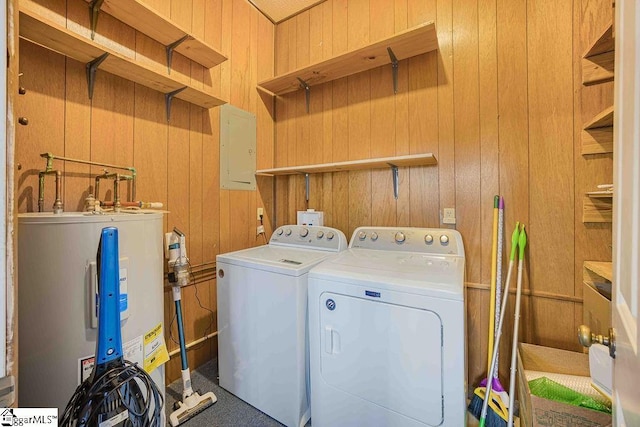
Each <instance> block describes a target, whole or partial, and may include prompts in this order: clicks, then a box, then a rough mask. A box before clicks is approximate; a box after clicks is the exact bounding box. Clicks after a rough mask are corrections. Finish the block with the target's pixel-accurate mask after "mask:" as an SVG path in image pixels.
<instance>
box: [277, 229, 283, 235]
mask: <svg viewBox="0 0 640 427" xmlns="http://www.w3.org/2000/svg"><path fill="white" fill-rule="evenodd" d="M283 231H284V230H283V229H282V228H278V231H276V234H277V235H278V236H282V232H283Z"/></svg>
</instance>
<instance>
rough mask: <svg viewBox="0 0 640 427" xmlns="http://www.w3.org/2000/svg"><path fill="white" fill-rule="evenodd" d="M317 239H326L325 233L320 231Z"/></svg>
mask: <svg viewBox="0 0 640 427" xmlns="http://www.w3.org/2000/svg"><path fill="white" fill-rule="evenodd" d="M316 237H317V238H318V239H322V238H323V237H324V231H322V230H320V231H318V233H317V234H316Z"/></svg>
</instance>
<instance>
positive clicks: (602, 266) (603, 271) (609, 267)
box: [584, 261, 613, 282]
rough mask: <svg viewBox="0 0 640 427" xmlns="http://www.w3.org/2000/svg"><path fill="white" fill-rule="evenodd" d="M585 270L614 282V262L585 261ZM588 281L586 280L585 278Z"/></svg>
mask: <svg viewBox="0 0 640 427" xmlns="http://www.w3.org/2000/svg"><path fill="white" fill-rule="evenodd" d="M584 268H585V270H589V271H591V272H593V273H595V274H597V275H598V276H600V277H602V278H604V279H606V280H608V281H610V282H613V263H611V262H606V261H585V262H584ZM585 281H586V280H585Z"/></svg>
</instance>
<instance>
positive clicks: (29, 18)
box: [20, 3, 225, 108]
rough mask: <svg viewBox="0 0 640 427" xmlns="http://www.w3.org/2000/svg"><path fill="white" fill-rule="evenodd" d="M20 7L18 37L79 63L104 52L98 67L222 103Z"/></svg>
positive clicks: (196, 99) (206, 104) (188, 97)
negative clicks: (104, 55) (106, 55)
mask: <svg viewBox="0 0 640 427" xmlns="http://www.w3.org/2000/svg"><path fill="white" fill-rule="evenodd" d="M22 5H23V4H22V3H21V9H20V37H22V38H25V39H27V40H29V41H31V42H33V43H36V44H39V45H41V46H44V47H46V48H48V49H51V50H53V51H56V52H58V53H61V54H63V55H66V56H68V57H70V58H73V59H75V60H77V61H80V62H84V63H87V62H90V61H92V60H94V59H96V58H98V57H100V56H102V55H103V54H104V53H108V54H109V56H108V57H107V58H106V59H105V60H104V62H102V64H101V65H100V68H99V69H100V70H104V71H106V72H108V73H111V74H114V75H116V76H119V77H122V78H125V79H127V80H130V81H133V82H135V83H139V84H141V85H143V86H146V87H149V88H151V89H154V90H157V91H159V92H163V93H169V92H173V91H175V90H177V89H181V88H183V87H184V88H185V89H184V90H183V91H182V92H180V93H178V94H177V95H176V98H179V99H183V100H185V101H187V102H191V103H193V104H196V105H199V106H201V107H203V108H212V107H216V106H218V105H222V104H224V103H225V101H223V100H221V99H219V98H216V97H215V96H213V95H211V94H209V93H207V92H204V91H203V90H199V89H196V88H194V87H192V86H191V85H190V83H189V82H184V81H178V80H175V79H174V78H171V77H169V76H167V75H165V74H163V73H162V72H160V71H159V70H160V69H161V67H158V68H156V67H154V68H151V67H150V66H148V65H143V64H141V63H138V62H135V61H134V60H133V59H130V58H127V57H125V56H123V55H122V54H120V53H118V52H115V51H113V50H111V49H108V48H106V47H102V46H100V45H98V44H97V43H95V42H92V41H91V40H89V39H85V38H83V37H81V36H79V35H77V34H75V33H73V32H71V31H69V30H67V29H66V28H63V27H61V26H59V25H58V24H56V23H54V22H52V21H49V20H47V19H46V18H43V17H41V16H37V15H35V14H33V13H32V11H31V10H29V9H26V8H24V9H23V8H22Z"/></svg>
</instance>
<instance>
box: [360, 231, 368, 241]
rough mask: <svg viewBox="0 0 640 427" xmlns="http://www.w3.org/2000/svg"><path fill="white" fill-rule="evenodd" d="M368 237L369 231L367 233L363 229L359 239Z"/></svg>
mask: <svg viewBox="0 0 640 427" xmlns="http://www.w3.org/2000/svg"><path fill="white" fill-rule="evenodd" d="M366 238H367V233H365V232H364V231H361V232H359V233H358V239H360V240H364V239H366Z"/></svg>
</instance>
